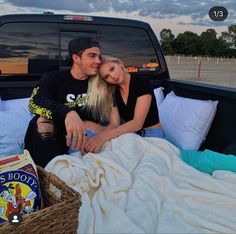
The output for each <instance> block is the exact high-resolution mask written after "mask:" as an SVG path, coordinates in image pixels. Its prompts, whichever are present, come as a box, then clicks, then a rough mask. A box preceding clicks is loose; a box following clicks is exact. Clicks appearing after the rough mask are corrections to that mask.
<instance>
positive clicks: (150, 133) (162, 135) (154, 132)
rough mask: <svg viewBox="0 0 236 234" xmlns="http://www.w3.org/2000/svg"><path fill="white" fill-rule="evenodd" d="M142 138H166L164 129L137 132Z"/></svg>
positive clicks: (148, 129)
mask: <svg viewBox="0 0 236 234" xmlns="http://www.w3.org/2000/svg"><path fill="white" fill-rule="evenodd" d="M137 134H138V135H140V136H142V137H159V138H165V133H164V131H163V129H162V128H147V129H142V130H140V131H138V132H137Z"/></svg>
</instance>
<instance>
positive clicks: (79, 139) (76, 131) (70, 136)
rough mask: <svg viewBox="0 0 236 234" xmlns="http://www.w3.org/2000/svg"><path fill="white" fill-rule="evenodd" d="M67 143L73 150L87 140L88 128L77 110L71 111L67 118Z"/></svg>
mask: <svg viewBox="0 0 236 234" xmlns="http://www.w3.org/2000/svg"><path fill="white" fill-rule="evenodd" d="M65 127H66V133H67V135H66V144H67V146H69V147H70V148H71V149H73V150H78V149H79V148H80V147H81V145H83V144H84V143H85V140H86V136H85V133H86V129H85V126H84V123H83V121H82V120H81V119H80V117H79V115H78V114H77V112H76V111H70V112H69V113H68V114H67V115H66V118H65Z"/></svg>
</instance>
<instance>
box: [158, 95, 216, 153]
mask: <svg viewBox="0 0 236 234" xmlns="http://www.w3.org/2000/svg"><path fill="white" fill-rule="evenodd" d="M217 104H218V101H211V100H207V101H203V100H197V99H190V98H184V97H179V96H176V95H175V93H174V92H171V93H169V94H168V95H167V96H166V97H165V99H164V101H163V102H162V104H161V105H160V106H159V116H160V122H161V125H162V127H163V129H164V132H165V136H166V139H167V140H169V141H170V142H171V143H173V144H174V145H176V146H178V147H179V148H180V149H184V150H198V149H199V147H200V146H201V144H202V143H203V141H204V140H205V138H206V136H207V133H208V131H209V129H210V126H211V123H212V121H213V119H214V116H215V113H216V108H217Z"/></svg>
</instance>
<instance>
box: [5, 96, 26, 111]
mask: <svg viewBox="0 0 236 234" xmlns="http://www.w3.org/2000/svg"><path fill="white" fill-rule="evenodd" d="M28 105H29V98H18V99H11V100H6V101H4V100H2V110H3V111H15V110H22V108H23V109H24V110H28Z"/></svg>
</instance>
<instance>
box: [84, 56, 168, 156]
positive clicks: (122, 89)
mask: <svg viewBox="0 0 236 234" xmlns="http://www.w3.org/2000/svg"><path fill="white" fill-rule="evenodd" d="M101 61H102V63H101V64H100V65H99V69H98V73H99V74H98V76H96V77H94V78H93V79H92V80H91V84H90V89H89V91H88V96H89V99H88V104H87V106H88V107H89V109H90V110H91V112H92V113H94V115H96V114H98V113H99V114H98V115H99V117H100V118H103V117H104V116H108V115H109V110H111V106H112V104H113V98H112V96H114V97H115V105H116V107H117V108H118V111H119V115H120V117H121V119H122V120H123V123H122V124H121V125H120V126H119V127H115V128H111V129H109V130H107V131H102V132H100V133H98V134H97V135H95V136H93V137H91V138H90V139H89V140H88V141H87V142H86V143H85V145H84V151H85V152H98V151H99V150H100V149H101V147H102V145H103V144H104V143H105V142H106V141H108V140H111V139H113V138H115V137H118V136H120V135H121V134H125V133H130V132H136V133H138V134H139V135H141V136H144V137H160V138H163V137H164V132H163V130H162V128H161V125H160V123H159V116H158V109H157V105H156V100H155V96H154V93H153V89H152V86H151V84H150V81H149V80H148V79H145V78H134V77H132V76H131V75H130V74H129V73H128V72H127V70H126V69H125V67H124V65H123V63H122V62H121V60H119V59H117V58H113V57H108V56H103V57H102V59H101ZM100 87H103V90H101V89H100ZM112 109H113V113H112V115H114V116H115V115H117V111H116V110H115V107H113V108H112ZM99 110H100V111H99ZM101 110H103V111H101ZM114 118H116V119H117V118H118V117H114Z"/></svg>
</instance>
